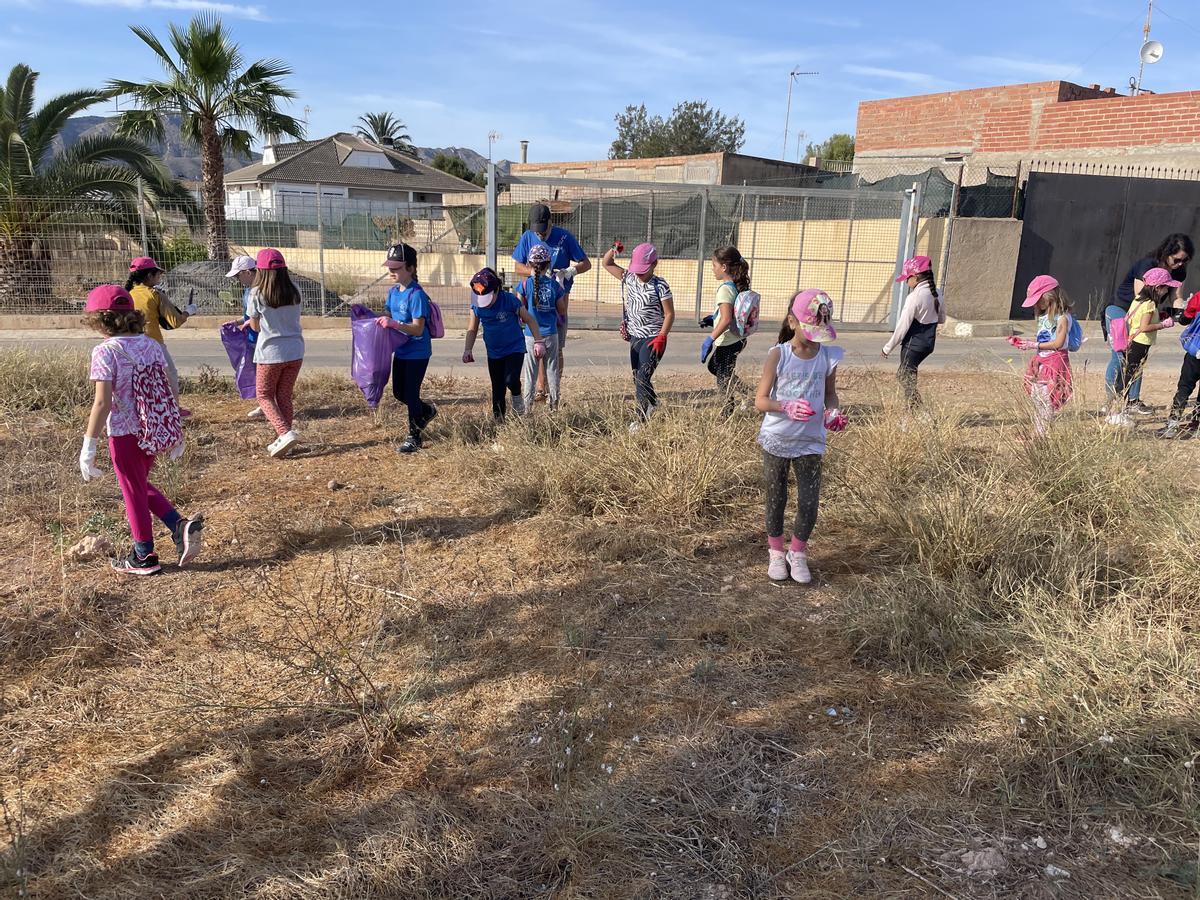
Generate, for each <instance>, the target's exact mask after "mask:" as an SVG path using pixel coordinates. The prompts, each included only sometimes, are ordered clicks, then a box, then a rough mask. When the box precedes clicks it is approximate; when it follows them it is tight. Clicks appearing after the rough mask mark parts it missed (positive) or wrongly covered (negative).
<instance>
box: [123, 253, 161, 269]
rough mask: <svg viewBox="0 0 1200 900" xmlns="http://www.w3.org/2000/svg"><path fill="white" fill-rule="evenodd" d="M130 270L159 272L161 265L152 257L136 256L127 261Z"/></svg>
mask: <svg viewBox="0 0 1200 900" xmlns="http://www.w3.org/2000/svg"><path fill="white" fill-rule="evenodd" d="M129 271H130V272H156V271H157V272H161V271H162V266H160V265H159V264H158V263H156V262H155V261H154V259H153V257H150V256H137V257H134V258H133V259H132V260H130V262H129Z"/></svg>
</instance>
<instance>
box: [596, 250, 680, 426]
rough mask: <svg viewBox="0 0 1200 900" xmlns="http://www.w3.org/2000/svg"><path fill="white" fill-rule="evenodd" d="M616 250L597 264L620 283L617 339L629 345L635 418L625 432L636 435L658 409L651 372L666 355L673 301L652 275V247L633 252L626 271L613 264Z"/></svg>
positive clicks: (663, 283) (654, 253)
mask: <svg viewBox="0 0 1200 900" xmlns="http://www.w3.org/2000/svg"><path fill="white" fill-rule="evenodd" d="M620 249H622V248H621V245H620V243H619V242H617V243H615V244H613V246H612V247H610V248H609V249H608V252H606V253H605V254H604V257H603V259H601V261H600V263H601V265H603V266H604V270H605V271H606V272H608V274H609V275H611V276H612V277H613V278H616V279H617V280H618V281H620V282H621V336H622V337H624V338H625V340H627V341H629V365H630V367H631V368H632V369H633V386H634V391H635V393H636V395H637V418H636V419H635V420H634V421H633V423H632V424H631V425H630V426H629V430H630V431H637V430H638V428H639V427H641V423H643V422H646V421H647V420H649V418H650V416H651V415H652V414H653V413H654V410H656V409H658V394H657V393H655V391H654V381H653V379H654V370H655V369H657V368H658V363H659V361H660V360H661V359H662V358H663V355H664V354H665V353H666V352H667V335H668V334H670V332H671V326H672V325H673V324H674V323H675V300H674V298H673V297H672V296H671V286H670V285H669V284H667V282H666V280H665V279H662V278H659V277H658V276H657V275H655V274H654V269H655V267H656V266H657V265H658V249H657V248H656V247H655V246H654V245H653V244H638V245H637V246H636V247H634V248H633V254H632V255H631V257H630V260H629V269H628V270H626V269H623V268H621V266H619V265H617V263H616V261H615V257H616V255H617V251H618V250H620Z"/></svg>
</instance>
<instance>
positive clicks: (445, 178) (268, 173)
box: [225, 132, 483, 193]
mask: <svg viewBox="0 0 1200 900" xmlns="http://www.w3.org/2000/svg"><path fill="white" fill-rule="evenodd" d="M356 150H357V151H362V152H365V153H382V154H383V155H384V156H385V157H387V160H388V162H390V163H391V168H388V169H384V168H378V169H376V168H368V167H366V166H347V165H343V163H344V162H345V160H346V158H347V157H348V156H349V155H350V154H351V153H352V152H354V151H356ZM274 181H287V182H293V183H298V184H316V183H318V182H320V183H321V184H328V185H331V186H332V185H339V186H343V187H358V188H370V189H374V190H385V191H386V190H394V191H421V192H430V193H461V192H464V191H481V190H483V189H482V188H481V187H479V186H478V185H475V184H472V183H471V182H469V181H463V180H462V179H461V178H455V177H454V176H453V175H447V174H446V173H445V172H443V171H441V170H439V169H435V168H433V167H432V166H427V165H425V164H424V163H423V162H420V161H419V160H416V159H413V158H412V157H411V156H406V155H405V154H403V153H400V152H398V151H396V150H392V149H390V148H388V147H380V146H378V145H377V144H373V143H371V142H369V141H364V140H363V139H362V138H359V137H356V136H355V135H352V134H346V133H344V132H342V133H339V134H335V135H332V136H331V137H327V138H324V139H323V140H319V141H297V142H296V143H292V144H280V145H278V146H276V147H275V162H273V163H255V164H254V165H251V166H246V167H245V168H243V169H238V170H237V171H234V172H229V173H228V174H227V175H226V176H225V183H226V184H247V183H260V182H274Z"/></svg>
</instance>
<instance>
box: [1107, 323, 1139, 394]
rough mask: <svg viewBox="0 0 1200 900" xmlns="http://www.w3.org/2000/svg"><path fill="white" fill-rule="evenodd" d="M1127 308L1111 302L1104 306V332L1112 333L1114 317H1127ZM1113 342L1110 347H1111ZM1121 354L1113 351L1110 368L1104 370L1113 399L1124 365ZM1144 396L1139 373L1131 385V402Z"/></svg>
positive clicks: (1109, 362)
mask: <svg viewBox="0 0 1200 900" xmlns="http://www.w3.org/2000/svg"><path fill="white" fill-rule="evenodd" d="M1126 312H1127V310H1124V309H1121V307H1119V306H1113V305H1112V304H1109V305H1108V306H1106V307H1104V333H1105V334H1109V333H1111V329H1110V327H1109V326H1110V325H1111V323H1112V320H1113V319H1123V318H1125V314H1126ZM1111 346H1112V345H1111V343H1110V344H1109V347H1110V348H1111ZM1123 364H1124V363H1123V361H1122V359H1121V354H1120V353H1117V352H1116V351H1115V350H1113V351H1112V359H1110V360H1109V361H1108V368H1107V369H1105V370H1104V384H1105V387H1106V392H1107V394H1108V399H1109V400H1111V399H1113V398H1114V397H1115V396H1117V379H1118V378H1119V377H1120V375H1121V366H1122V365H1123ZM1141 396H1142V376H1141V375H1139V376H1138V377H1137V378H1136V379H1135V380H1134V382H1133V383H1132V384H1131V385H1129V402H1130V403H1132V402H1133V401H1134V400H1139V399H1141Z"/></svg>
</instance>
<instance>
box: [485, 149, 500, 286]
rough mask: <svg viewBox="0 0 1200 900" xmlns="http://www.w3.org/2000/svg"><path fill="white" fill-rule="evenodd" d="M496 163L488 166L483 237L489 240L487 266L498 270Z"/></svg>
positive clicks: (490, 163)
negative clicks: (485, 218)
mask: <svg viewBox="0 0 1200 900" xmlns="http://www.w3.org/2000/svg"><path fill="white" fill-rule="evenodd" d="M497 187H498V185H497V184H496V164H495V163H493V162H489V163H488V167H487V220H486V222H485V224H484V235H483V239H484V240H485V241H487V266H488V268H489V269H491V270H492V271H493V272H495V271H496V190H497Z"/></svg>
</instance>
